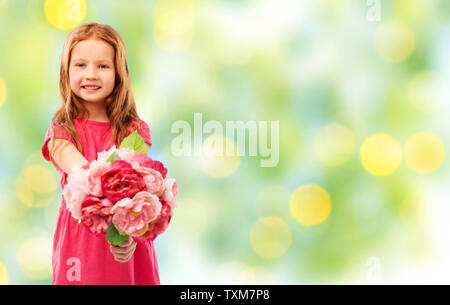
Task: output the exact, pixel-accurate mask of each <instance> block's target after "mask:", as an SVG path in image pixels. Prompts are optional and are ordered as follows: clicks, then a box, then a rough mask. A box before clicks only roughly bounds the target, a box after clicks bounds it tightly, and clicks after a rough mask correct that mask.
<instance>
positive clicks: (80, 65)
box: [75, 64, 84, 67]
mask: <svg viewBox="0 0 450 305" xmlns="http://www.w3.org/2000/svg"><path fill="white" fill-rule="evenodd" d="M83 66H84V64H75V67H83Z"/></svg>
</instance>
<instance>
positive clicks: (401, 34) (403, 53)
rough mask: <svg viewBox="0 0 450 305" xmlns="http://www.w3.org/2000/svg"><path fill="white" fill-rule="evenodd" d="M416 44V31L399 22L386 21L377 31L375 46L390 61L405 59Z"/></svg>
mask: <svg viewBox="0 0 450 305" xmlns="http://www.w3.org/2000/svg"><path fill="white" fill-rule="evenodd" d="M415 44H416V43H415V36H414V33H413V32H412V31H411V29H409V28H408V27H407V26H406V25H404V24H402V23H399V22H394V21H389V22H384V23H382V24H380V25H379V26H378V28H377V29H376V31H375V48H376V50H377V52H378V54H379V55H380V56H381V57H382V58H383V59H384V60H386V61H388V62H400V61H403V60H405V59H406V58H408V56H409V55H411V53H412V52H413V51H414V48H415Z"/></svg>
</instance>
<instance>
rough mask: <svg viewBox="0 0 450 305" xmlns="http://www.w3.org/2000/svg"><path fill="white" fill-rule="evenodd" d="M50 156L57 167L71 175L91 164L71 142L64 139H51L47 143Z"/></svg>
mask: <svg viewBox="0 0 450 305" xmlns="http://www.w3.org/2000/svg"><path fill="white" fill-rule="evenodd" d="M47 147H48V149H49V153H50V156H51V157H52V158H53V160H54V163H55V165H56V166H57V167H59V168H60V169H61V170H63V171H64V172H65V173H66V174H70V173H72V172H74V171H76V170H77V169H79V168H81V167H82V166H83V165H86V164H88V163H89V162H88V161H87V160H86V158H85V157H84V156H83V155H82V154H81V153H80V152H79V151H78V149H77V148H76V147H75V145H73V144H72V143H71V142H69V141H67V140H64V139H51V140H50V141H48V143H47Z"/></svg>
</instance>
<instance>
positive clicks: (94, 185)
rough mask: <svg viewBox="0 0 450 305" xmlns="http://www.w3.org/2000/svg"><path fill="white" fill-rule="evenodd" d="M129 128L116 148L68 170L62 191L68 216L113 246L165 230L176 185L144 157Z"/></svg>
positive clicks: (159, 165)
mask: <svg viewBox="0 0 450 305" xmlns="http://www.w3.org/2000/svg"><path fill="white" fill-rule="evenodd" d="M147 150H148V149H147V147H146V146H145V142H144V140H143V139H142V137H141V136H140V135H139V134H138V133H137V132H136V131H135V132H133V133H132V134H130V135H129V136H128V137H126V138H125V139H124V140H123V141H122V143H121V145H120V147H119V148H116V146H115V145H114V146H112V147H111V148H110V149H109V150H108V151H102V152H99V153H98V155H97V160H93V161H91V162H90V163H89V164H87V165H85V166H83V167H82V168H81V169H79V170H77V171H75V172H73V173H71V174H69V175H68V178H67V185H66V186H65V188H64V191H63V197H64V201H65V202H66V207H67V208H68V209H69V211H70V212H71V214H72V216H73V217H74V218H75V219H76V220H77V221H78V222H79V223H80V224H82V225H85V226H86V227H88V228H89V229H90V231H91V232H94V233H98V234H104V233H106V239H107V240H108V241H109V242H110V243H111V244H112V245H114V246H117V245H119V244H121V243H122V242H124V241H126V240H127V239H128V237H129V236H132V237H136V238H141V239H149V238H150V239H154V238H155V237H156V236H157V235H158V234H161V233H162V232H164V231H165V230H166V229H167V225H168V222H169V217H171V216H172V213H173V209H174V208H175V207H176V206H177V205H176V201H175V198H176V196H177V193H178V189H179V186H178V184H177V182H176V181H175V179H173V178H166V175H167V169H166V168H165V167H164V165H163V164H162V163H161V162H159V161H156V160H152V159H151V158H150V157H148V156H147Z"/></svg>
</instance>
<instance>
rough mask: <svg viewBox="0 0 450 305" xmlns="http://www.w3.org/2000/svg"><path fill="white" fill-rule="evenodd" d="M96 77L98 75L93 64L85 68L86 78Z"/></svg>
mask: <svg viewBox="0 0 450 305" xmlns="http://www.w3.org/2000/svg"><path fill="white" fill-rule="evenodd" d="M97 77H98V73H97V68H96V67H95V66H94V65H90V66H89V67H88V68H87V69H86V78H88V79H91V78H94V79H96V78H97Z"/></svg>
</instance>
